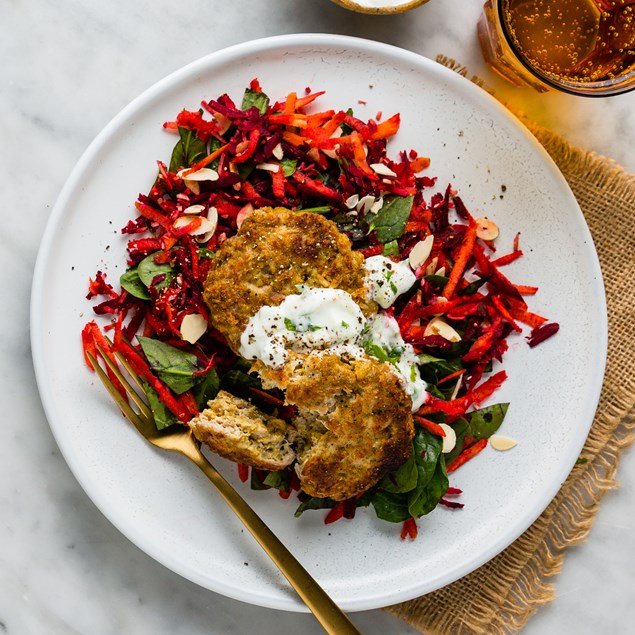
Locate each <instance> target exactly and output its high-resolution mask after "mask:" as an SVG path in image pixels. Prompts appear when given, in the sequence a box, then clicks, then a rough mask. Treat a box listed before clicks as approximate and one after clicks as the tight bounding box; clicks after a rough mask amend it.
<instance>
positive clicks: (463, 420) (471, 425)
mask: <svg viewBox="0 0 635 635" xmlns="http://www.w3.org/2000/svg"><path fill="white" fill-rule="evenodd" d="M508 407H509V403H497V404H493V405H491V406H486V407H485V408H481V409H480V410H474V411H473V412H470V413H468V414H467V415H465V417H460V418H459V419H457V420H456V421H455V422H454V423H453V424H452V427H453V428H454V432H455V434H456V445H455V446H454V449H453V450H452V452H450V453H449V454H448V455H447V456H446V457H445V458H446V460H447V462H448V463H450V462H451V461H453V460H454V459H455V458H456V457H457V456H458V455H459V454H461V452H462V450H463V446H464V444H465V437H466V436H470V437H472V438H473V439H475V440H477V441H478V440H479V439H489V438H490V437H491V436H492V435H493V434H494V433H495V432H496V431H497V430H498V429H499V428H500V426H501V424H502V423H503V420H504V419H505V415H506V414H507V408H508Z"/></svg>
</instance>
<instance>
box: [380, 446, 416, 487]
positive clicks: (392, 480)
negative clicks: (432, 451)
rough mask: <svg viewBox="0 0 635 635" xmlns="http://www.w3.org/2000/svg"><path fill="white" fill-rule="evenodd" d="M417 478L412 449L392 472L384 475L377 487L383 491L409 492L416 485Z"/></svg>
mask: <svg viewBox="0 0 635 635" xmlns="http://www.w3.org/2000/svg"><path fill="white" fill-rule="evenodd" d="M417 478H418V470H417V464H416V462H415V456H414V451H413V452H411V454H410V457H409V458H408V460H407V461H406V462H405V463H403V464H402V465H401V466H400V467H399V468H398V469H396V470H395V471H394V472H391V473H390V474H387V475H386V476H384V478H383V479H382V480H381V481H380V483H379V488H380V489H382V490H384V491H385V492H393V493H395V494H401V493H403V492H409V491H410V490H412V489H414V488H415V487H416V485H417Z"/></svg>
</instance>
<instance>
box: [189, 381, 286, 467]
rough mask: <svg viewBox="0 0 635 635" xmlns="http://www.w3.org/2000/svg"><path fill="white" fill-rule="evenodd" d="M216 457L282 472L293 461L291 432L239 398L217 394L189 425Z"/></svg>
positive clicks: (222, 391) (222, 393)
mask: <svg viewBox="0 0 635 635" xmlns="http://www.w3.org/2000/svg"><path fill="white" fill-rule="evenodd" d="M188 425H189V426H190V428H191V429H192V432H193V434H194V436H195V437H196V438H197V439H198V440H199V441H201V443H205V444H206V445H207V446H208V447H209V448H210V449H211V450H212V451H213V452H215V453H216V454H218V455H219V456H222V457H225V458H226V459H230V460H231V461H235V462H236V463H244V464H245V465H252V466H253V467H257V468H260V469H263V470H272V471H277V470H282V469H283V468H285V467H287V466H288V465H290V464H291V463H293V461H294V459H295V452H294V450H293V448H292V447H291V445H290V443H291V441H292V440H293V437H294V434H293V430H292V428H290V427H289V425H288V424H287V423H286V422H285V421H283V420H282V419H278V418H277V417H274V416H271V415H267V414H265V413H264V412H262V411H261V410H259V409H258V408H256V406H254V405H253V404H251V403H250V402H248V401H245V400H244V399H241V398H240V397H235V396H234V395H231V394H229V393H228V392H225V391H224V390H221V391H219V393H218V395H216V398H215V399H212V400H211V401H210V402H209V403H208V406H207V408H205V410H203V412H201V413H199V414H198V416H196V417H194V418H193V419H192V420H191V421H190V422H189V424H188Z"/></svg>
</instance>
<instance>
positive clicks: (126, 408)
mask: <svg viewBox="0 0 635 635" xmlns="http://www.w3.org/2000/svg"><path fill="white" fill-rule="evenodd" d="M86 355H87V357H88V359H89V360H90V363H91V364H92V365H93V368H94V369H95V372H96V373H97V376H98V377H99V379H101V382H102V383H103V384H104V386H105V387H106V390H107V391H108V392H109V393H110V396H111V397H112V398H113V399H114V401H115V402H116V404H117V405H118V406H119V408H121V410H122V412H123V413H124V415H126V417H127V418H128V419H129V420H130V421H131V422H132V423H133V424H134V426H135V427H136V428H137V429H138V430H139V431H140V432H141V433H142V434H143V429H144V428H145V427H146V426H147V425H148V421H147V420H146V419H144V418H142V417H141V416H140V415H139V414H138V413H136V412H135V411H134V410H133V409H132V407H131V406H130V404H129V403H128V401H127V400H126V399H125V398H124V397H122V395H121V393H120V392H119V391H118V390H117V388H116V387H115V385H114V384H113V383H112V381H110V377H108V375H107V374H106V372H105V371H104V369H103V368H102V367H101V366H100V365H99V364H98V363H97V360H96V359H95V358H94V357H93V355H92V354H91V353H90V352H88V351H87V352H86ZM126 383H127V382H126Z"/></svg>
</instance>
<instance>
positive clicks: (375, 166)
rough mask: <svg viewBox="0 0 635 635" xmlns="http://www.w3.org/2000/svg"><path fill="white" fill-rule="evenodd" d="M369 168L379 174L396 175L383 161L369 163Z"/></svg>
mask: <svg viewBox="0 0 635 635" xmlns="http://www.w3.org/2000/svg"><path fill="white" fill-rule="evenodd" d="M370 169H371V170H372V171H373V172H374V173H375V174H378V175H379V176H391V177H396V176H397V173H396V172H395V171H393V170H391V169H390V168H389V167H388V166H387V165H385V164H383V163H371V164H370Z"/></svg>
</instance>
